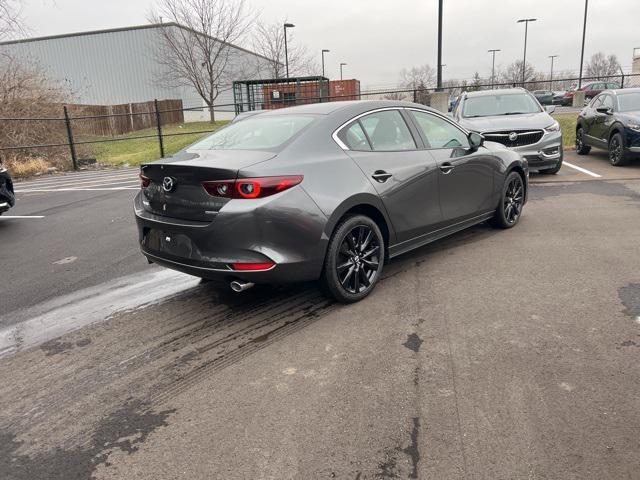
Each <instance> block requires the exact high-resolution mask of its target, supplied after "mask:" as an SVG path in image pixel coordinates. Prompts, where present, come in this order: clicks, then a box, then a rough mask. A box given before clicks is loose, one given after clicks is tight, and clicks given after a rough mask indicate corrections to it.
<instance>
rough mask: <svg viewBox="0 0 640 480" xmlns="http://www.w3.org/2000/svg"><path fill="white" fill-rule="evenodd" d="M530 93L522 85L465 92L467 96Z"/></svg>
mask: <svg viewBox="0 0 640 480" xmlns="http://www.w3.org/2000/svg"><path fill="white" fill-rule="evenodd" d="M524 92H527V93H529V91H528V90H525V89H524V88H522V87H515V88H496V89H495V90H478V91H475V92H464V94H465V95H466V97H467V98H473V97H489V96H493V95H516V94H518V93H524Z"/></svg>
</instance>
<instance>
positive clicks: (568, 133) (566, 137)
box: [553, 113, 578, 148]
mask: <svg viewBox="0 0 640 480" xmlns="http://www.w3.org/2000/svg"><path fill="white" fill-rule="evenodd" d="M553 118H555V119H556V120H557V121H558V123H560V128H561V129H562V144H563V146H564V147H565V148H567V147H575V145H576V121H577V120H578V114H577V113H559V114H557V115H554V116H553Z"/></svg>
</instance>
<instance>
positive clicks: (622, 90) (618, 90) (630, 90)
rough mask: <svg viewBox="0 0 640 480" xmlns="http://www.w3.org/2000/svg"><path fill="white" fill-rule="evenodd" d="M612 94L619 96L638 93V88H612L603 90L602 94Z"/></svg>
mask: <svg viewBox="0 0 640 480" xmlns="http://www.w3.org/2000/svg"><path fill="white" fill-rule="evenodd" d="M605 92H606V93H612V94H614V95H620V94H625V93H640V88H637V87H636V88H612V89H610V90H603V91H602V93H605Z"/></svg>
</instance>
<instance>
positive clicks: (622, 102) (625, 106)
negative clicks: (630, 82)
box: [618, 92, 640, 112]
mask: <svg viewBox="0 0 640 480" xmlns="http://www.w3.org/2000/svg"><path fill="white" fill-rule="evenodd" d="M618 105H619V106H620V111H621V112H633V111H640V92H635V93H623V94H619V95H618Z"/></svg>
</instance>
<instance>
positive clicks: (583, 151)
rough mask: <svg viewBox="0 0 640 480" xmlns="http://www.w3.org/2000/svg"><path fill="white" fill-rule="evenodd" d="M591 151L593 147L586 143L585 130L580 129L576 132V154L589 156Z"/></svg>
mask: <svg viewBox="0 0 640 480" xmlns="http://www.w3.org/2000/svg"><path fill="white" fill-rule="evenodd" d="M590 151H591V147H590V146H589V145H586V144H585V143H584V129H583V128H582V127H578V130H576V153H577V154H578V155H587V154H588V153H589V152H590Z"/></svg>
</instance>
